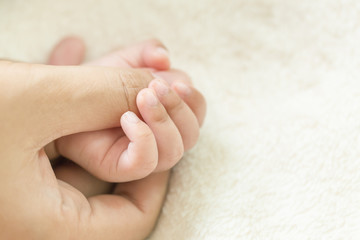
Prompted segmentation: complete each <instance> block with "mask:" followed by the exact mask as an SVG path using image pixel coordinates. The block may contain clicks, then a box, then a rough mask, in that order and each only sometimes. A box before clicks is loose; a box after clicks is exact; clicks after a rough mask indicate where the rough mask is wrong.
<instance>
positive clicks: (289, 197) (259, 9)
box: [0, 0, 360, 240]
mask: <svg viewBox="0 0 360 240" xmlns="http://www.w3.org/2000/svg"><path fill="white" fill-rule="evenodd" d="M67 34H77V35H80V36H82V37H84V38H85V39H86V43H87V45H88V47H89V52H88V55H87V57H88V59H91V58H94V57H97V56H100V55H101V54H103V53H106V52H108V51H110V50H112V49H114V48H116V47H118V46H120V45H125V44H128V43H132V42H134V41H140V40H143V39H146V38H149V37H158V38H159V39H161V40H163V41H164V42H165V44H166V45H167V46H168V48H169V49H170V51H171V57H172V60H173V66H174V67H176V68H181V69H184V70H186V71H187V72H188V73H189V74H190V75H191V76H192V77H193V79H194V82H195V84H196V86H197V87H198V88H199V89H202V91H203V92H204V94H205V96H206V98H207V100H208V106H209V110H208V117H207V121H206V124H205V126H204V128H203V129H202V136H201V139H200V141H199V143H198V145H197V146H196V148H195V149H194V150H192V151H191V152H189V153H188V154H186V156H185V157H184V159H183V160H182V162H181V163H180V164H179V165H178V166H177V167H176V168H175V169H174V172H173V175H172V178H171V182H170V189H169V194H168V196H167V200H166V203H165V205H164V208H163V212H162V214H161V217H160V219H159V222H158V225H157V227H156V229H155V230H154V232H153V234H152V236H151V237H150V239H151V240H154V239H160V240H163V239H164V240H165V239H166V240H167V239H174V240H181V239H190V240H191V239H360V47H359V45H360V41H359V40H360V2H359V1H356V0H348V1H346V0H338V1H331V0H318V1H313V0H302V1H297V0H293V1H289V0H233V1H231V0H196V1H191V0H188V1H169V0H154V1H141V0H132V1H125V0H121V1H119V0H108V1H106V0H103V1H97V0H92V1H91V0H72V1H46V0H31V1H21V0H1V1H0V58H10V59H16V60H21V61H29V62H44V61H45V60H46V58H47V56H48V53H49V51H50V49H51V48H52V47H53V46H54V44H55V43H56V42H57V41H58V40H59V39H60V38H61V37H63V36H65V35H67Z"/></svg>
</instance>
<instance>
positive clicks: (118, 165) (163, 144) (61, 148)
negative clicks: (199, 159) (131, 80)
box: [49, 38, 205, 182]
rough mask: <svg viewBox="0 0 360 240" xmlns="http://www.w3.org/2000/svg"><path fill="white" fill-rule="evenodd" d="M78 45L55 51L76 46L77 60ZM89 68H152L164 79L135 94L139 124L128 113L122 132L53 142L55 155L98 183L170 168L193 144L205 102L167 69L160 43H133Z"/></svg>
mask: <svg viewBox="0 0 360 240" xmlns="http://www.w3.org/2000/svg"><path fill="white" fill-rule="evenodd" d="M81 43H82V42H81V41H80V40H77V39H74V38H70V39H66V40H64V41H63V42H61V43H60V44H59V48H60V49H61V48H71V47H72V48H75V47H77V48H78V49H79V52H80V53H78V56H83V52H81V51H83V50H82V48H83V47H82V46H83V45H82V44H81ZM69 50H73V49H69ZM59 58H60V59H61V56H59V53H58V52H56V51H55V52H54V53H53V54H52V56H51V58H50V60H49V62H50V63H51V64H61V62H59V60H58V59H59ZM87 65H99V66H112V67H121V68H128V67H131V68H151V69H154V73H155V75H156V76H157V77H161V78H163V79H165V80H163V79H159V78H158V79H155V80H153V81H151V82H150V84H149V87H148V88H146V89H143V90H141V91H140V92H139V94H138V96H137V98H136V105H137V109H138V111H139V112H137V113H138V114H139V116H141V119H139V118H138V117H137V116H136V115H135V114H134V113H132V112H127V113H125V114H124V115H123V116H122V117H121V120H120V124H121V128H120V127H119V128H113V129H106V130H100V131H95V132H85V133H78V134H74V135H70V136H66V137H62V138H60V139H58V140H57V141H56V142H55V145H56V149H57V152H58V154H60V155H62V156H65V157H67V158H69V159H71V160H72V161H74V162H76V163H77V164H79V165H80V166H81V167H83V168H84V169H86V170H87V171H89V172H90V173H91V174H93V175H94V176H96V177H98V178H100V179H102V180H105V181H109V182H125V181H131V180H136V179H141V178H144V177H145V176H147V175H149V174H150V173H152V172H154V171H155V172H159V171H166V170H168V169H170V168H171V167H173V166H174V165H175V164H176V163H177V162H178V161H179V160H180V158H181V157H182V155H183V152H184V150H188V149H190V148H191V147H193V146H194V145H195V143H196V141H197V138H198V135H199V125H200V124H201V123H202V121H203V118H204V115H205V101H204V98H203V97H202V95H201V94H200V92H198V91H197V90H196V89H195V88H193V87H192V86H191V81H190V79H189V77H188V76H187V75H186V74H185V73H183V72H181V71H178V70H170V69H169V67H170V61H169V58H168V54H167V51H166V50H165V47H164V46H163V45H162V44H161V43H160V42H159V41H157V40H150V41H147V42H144V43H140V44H135V45H132V46H129V47H127V48H125V49H122V50H119V51H117V52H114V53H111V54H108V55H106V56H105V57H103V58H100V59H98V60H96V61H93V62H90V63H88V64H87ZM160 70H161V71H160ZM179 79H181V80H179ZM52 154H54V153H52ZM60 174H61V173H58V175H60Z"/></svg>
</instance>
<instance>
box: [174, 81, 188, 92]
mask: <svg viewBox="0 0 360 240" xmlns="http://www.w3.org/2000/svg"><path fill="white" fill-rule="evenodd" d="M175 87H176V89H177V90H178V91H179V92H180V93H181V94H183V95H189V94H190V93H191V88H190V87H189V86H187V85H186V84H184V83H182V82H177V83H176V85H175Z"/></svg>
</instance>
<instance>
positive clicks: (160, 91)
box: [149, 79, 170, 97]
mask: <svg viewBox="0 0 360 240" xmlns="http://www.w3.org/2000/svg"><path fill="white" fill-rule="evenodd" d="M149 87H150V88H152V89H154V90H155V92H156V94H157V95H158V96H159V97H162V96H165V95H167V94H168V93H169V91H170V88H169V84H167V82H165V81H164V80H162V79H155V80H153V81H151V82H150V84H149Z"/></svg>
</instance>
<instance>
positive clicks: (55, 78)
mask: <svg viewBox="0 0 360 240" xmlns="http://www.w3.org/2000/svg"><path fill="white" fill-rule="evenodd" d="M0 70H1V71H0V72H1V75H2V78H0V82H1V84H2V86H4V88H1V89H0V93H1V94H0V98H1V101H0V110H1V112H2V113H5V114H2V115H1V116H0V120H2V122H8V123H11V125H16V132H13V131H12V132H11V134H10V133H9V131H10V130H9V129H12V130H13V129H14V128H6V127H7V125H6V124H4V125H2V126H1V130H3V132H2V133H3V134H8V135H12V136H13V137H14V139H13V141H20V142H22V141H25V140H24V139H23V137H21V136H24V135H27V136H29V137H30V139H31V138H32V140H30V139H27V140H26V143H24V144H25V145H27V144H29V143H31V145H32V146H31V147H32V148H34V147H35V148H37V147H40V148H41V147H43V146H44V145H45V144H46V143H48V142H51V141H52V140H54V139H57V138H59V137H61V136H64V135H69V134H73V133H77V132H84V131H93V130H99V129H106V128H111V127H118V126H119V119H120V117H121V115H122V114H123V113H125V112H126V111H128V110H131V111H134V112H137V107H136V104H135V102H136V101H135V99H136V95H137V93H138V92H139V91H140V90H141V89H143V88H145V87H147V85H148V83H149V82H150V80H151V79H152V78H153V77H152V75H151V74H150V72H148V71H145V70H141V69H139V70H134V69H126V70H122V69H116V68H105V67H84V66H81V67H73V66H68V67H63V66H45V65H34V64H24V63H10V62H5V63H4V62H1V63H0ZM24 82H25V83H26V84H24ZM29 140H30V141H29ZM13 143H14V142H11V144H13ZM39 144H40V146H39Z"/></svg>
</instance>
